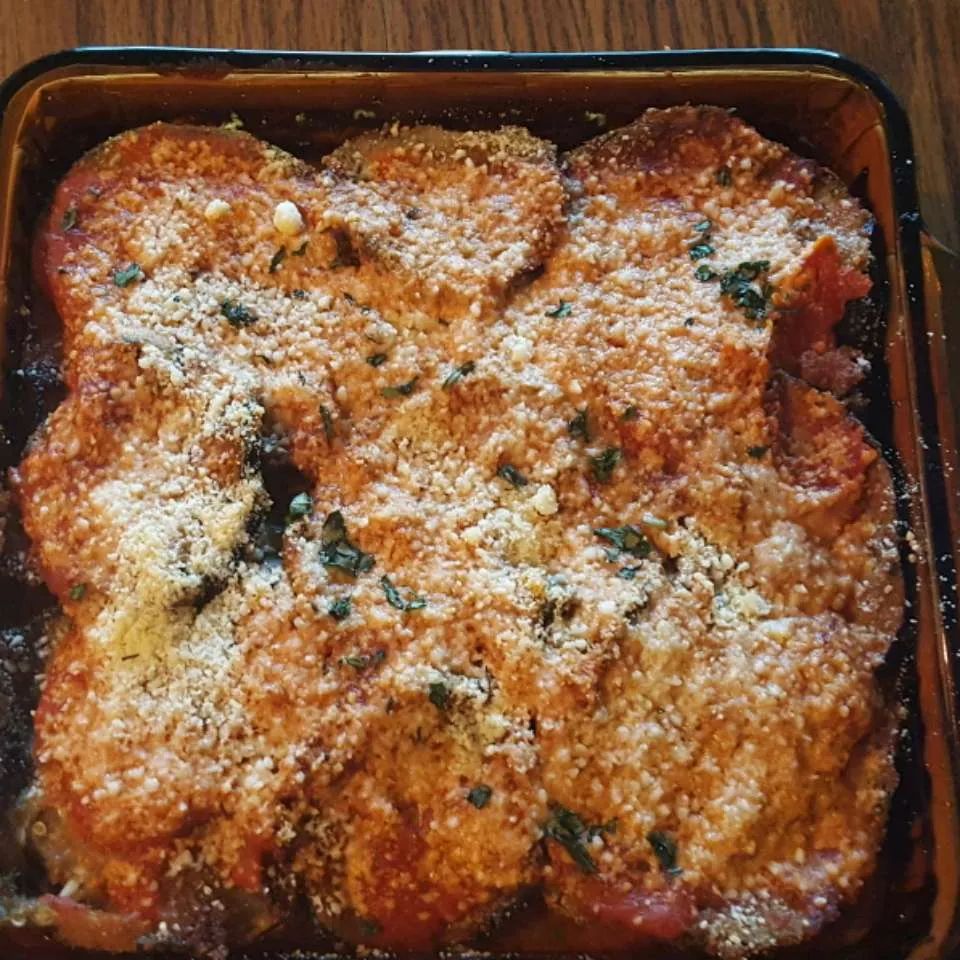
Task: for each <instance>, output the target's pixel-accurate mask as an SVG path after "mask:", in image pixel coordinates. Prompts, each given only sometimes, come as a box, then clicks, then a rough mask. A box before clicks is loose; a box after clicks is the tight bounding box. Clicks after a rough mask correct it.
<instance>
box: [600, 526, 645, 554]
mask: <svg viewBox="0 0 960 960" xmlns="http://www.w3.org/2000/svg"><path fill="white" fill-rule="evenodd" d="M593 532H594V534H595V535H596V536H598V537H600V539H601V540H606V541H607V542H608V543H612V544H613V545H614V546H615V547H616V548H617V549H618V550H622V551H623V552H624V553H629V554H632V555H633V556H634V557H641V558H642V557H649V556H650V551H651V550H652V549H653V546H652V545H651V543H650V541H649V540H648V539H647V538H646V536H644V534H643V531H642V530H639V529H638V528H637V527H635V526H633V524H626V525H624V526H622V527H594V530H593Z"/></svg>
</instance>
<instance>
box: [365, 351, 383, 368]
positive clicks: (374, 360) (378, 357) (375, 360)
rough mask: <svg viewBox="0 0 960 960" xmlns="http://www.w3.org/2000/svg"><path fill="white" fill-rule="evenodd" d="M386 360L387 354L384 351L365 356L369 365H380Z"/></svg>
mask: <svg viewBox="0 0 960 960" xmlns="http://www.w3.org/2000/svg"><path fill="white" fill-rule="evenodd" d="M386 362H387V355H386V354H385V353H371V354H370V356H369V357H367V363H369V364H370V366H371V367H380V366H383V364H385V363H386Z"/></svg>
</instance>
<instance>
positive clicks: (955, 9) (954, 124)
mask: <svg viewBox="0 0 960 960" xmlns="http://www.w3.org/2000/svg"><path fill="white" fill-rule="evenodd" d="M0 25H2V32H0V73H3V74H6V73H8V72H9V71H10V70H12V69H13V68H15V67H16V66H18V65H19V64H21V63H24V62H25V61H27V60H30V59H32V58H34V57H37V56H39V55H40V54H43V53H49V52H51V51H53V50H57V49H61V48H64V47H72V46H77V45H81V44H124V43H130V44H178V45H192V46H219V47H280V48H300V49H314V50H318V49H329V50H351V49H352V50H416V49H434V48H438V47H453V48H467V47H472V48H484V49H497V50H505V49H512V50H590V49H612V50H629V49H645V48H653V49H660V48H663V47H674V48H677V47H725V46H816V47H827V48H831V49H835V50H839V51H841V52H843V53H846V54H848V55H849V56H851V57H853V58H855V59H857V60H859V61H861V62H863V63H864V64H866V65H868V66H870V67H872V68H873V69H874V70H875V71H876V72H877V73H879V74H880V75H881V76H883V77H884V78H886V80H887V81H888V82H889V83H890V84H891V86H892V87H893V89H894V90H895V91H896V92H897V93H898V94H899V96H900V97H901V98H902V100H903V101H904V103H905V104H906V106H907V108H908V111H909V113H910V116H911V118H912V121H913V132H914V140H915V146H916V150H917V154H918V156H919V158H920V177H921V189H922V194H923V210H924V214H925V216H926V219H927V221H928V223H929V225H930V227H931V228H932V230H933V231H934V232H935V233H936V235H937V236H938V237H940V238H941V239H942V240H943V241H944V242H946V243H948V244H950V245H952V246H955V247H960V223H958V217H957V214H958V212H960V191H958V189H957V183H956V175H957V172H958V171H960V0H581V2H578V0H423V2H416V0H408V2H402V0H0Z"/></svg>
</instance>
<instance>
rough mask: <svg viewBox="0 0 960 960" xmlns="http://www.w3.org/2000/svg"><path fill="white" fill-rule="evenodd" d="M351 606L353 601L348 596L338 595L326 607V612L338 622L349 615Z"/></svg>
mask: <svg viewBox="0 0 960 960" xmlns="http://www.w3.org/2000/svg"><path fill="white" fill-rule="evenodd" d="M352 608H353V601H352V599H351V598H350V597H338V598H337V599H336V600H334V601H333V603H331V604H330V606H329V607H327V613H329V614H330V616H331V617H333V619H334V620H336V621H337V622H338V623H339V622H340V621H341V620H346V619H347V617H349V616H350V613H351V610H352Z"/></svg>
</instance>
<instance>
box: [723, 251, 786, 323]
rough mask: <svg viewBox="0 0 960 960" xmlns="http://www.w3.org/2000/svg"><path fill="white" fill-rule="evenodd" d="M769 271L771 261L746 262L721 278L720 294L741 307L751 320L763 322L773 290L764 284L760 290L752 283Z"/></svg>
mask: <svg viewBox="0 0 960 960" xmlns="http://www.w3.org/2000/svg"><path fill="white" fill-rule="evenodd" d="M769 269H770V261H769V260H745V261H744V262H743V263H741V264H738V266H736V267H735V268H734V269H733V270H728V271H727V272H726V273H725V274H724V275H723V276H722V277H721V278H720V292H721V293H722V294H724V296H727V297H729V298H730V299H731V300H732V301H733V302H734V304H736V305H737V306H738V307H741V308H742V309H743V313H744V315H745V316H746V317H747V319H749V320H762V319H763V318H764V317H765V316H766V313H767V301H768V300H769V299H770V295H771V294H772V293H773V288H772V287H770V286H769V285H768V284H764V286H763V288H762V289H759V290H758V289H757V287H756V286H754V285H753V284H752V283H751V282H750V281H751V280H755V279H756V278H757V277H758V276H760V274H761V273H765V272H766V271H767V270H769Z"/></svg>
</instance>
